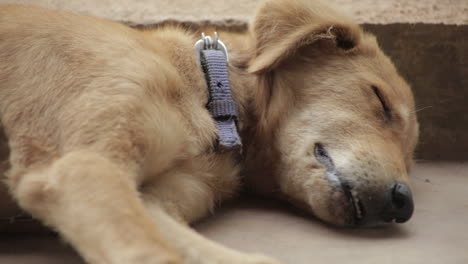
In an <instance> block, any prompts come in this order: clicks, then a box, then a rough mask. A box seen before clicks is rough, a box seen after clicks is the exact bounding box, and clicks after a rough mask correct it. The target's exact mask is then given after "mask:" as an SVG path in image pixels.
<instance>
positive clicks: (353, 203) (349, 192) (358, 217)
mask: <svg viewBox="0 0 468 264" xmlns="http://www.w3.org/2000/svg"><path fill="white" fill-rule="evenodd" d="M341 187H342V190H343V192H344V194H345V196H346V198H347V200H348V202H349V204H350V206H349V208H350V209H351V210H352V212H351V214H352V223H350V224H351V225H359V224H360V223H361V222H362V219H364V216H365V213H366V212H365V210H364V206H363V204H362V202H361V200H360V199H359V196H358V195H357V192H356V191H354V190H353V189H352V188H351V187H350V185H349V184H346V183H342V184H341Z"/></svg>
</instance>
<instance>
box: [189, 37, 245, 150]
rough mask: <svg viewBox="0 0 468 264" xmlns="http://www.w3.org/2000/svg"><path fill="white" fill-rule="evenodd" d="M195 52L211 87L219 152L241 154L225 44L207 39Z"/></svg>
mask: <svg viewBox="0 0 468 264" xmlns="http://www.w3.org/2000/svg"><path fill="white" fill-rule="evenodd" d="M195 51H196V55H197V58H198V59H199V61H200V64H201V66H202V69H203V72H204V73H205V79H206V82H207V84H208V90H209V99H208V104H207V108H208V111H209V112H210V114H211V116H212V117H213V119H214V121H215V124H216V127H217V129H218V140H217V146H216V147H217V151H220V152H226V151H239V152H240V151H241V150H242V142H241V139H240V137H239V133H238V131H237V121H238V117H239V111H238V106H237V104H236V102H235V101H234V99H233V98H232V94H231V87H230V84H229V74H228V69H227V66H228V61H229V57H228V53H227V49H226V46H225V45H224V43H223V42H222V41H221V40H219V39H218V34H217V33H216V32H215V34H214V39H212V38H211V37H210V36H205V34H204V33H202V38H201V39H200V40H198V41H197V42H196V43H195Z"/></svg>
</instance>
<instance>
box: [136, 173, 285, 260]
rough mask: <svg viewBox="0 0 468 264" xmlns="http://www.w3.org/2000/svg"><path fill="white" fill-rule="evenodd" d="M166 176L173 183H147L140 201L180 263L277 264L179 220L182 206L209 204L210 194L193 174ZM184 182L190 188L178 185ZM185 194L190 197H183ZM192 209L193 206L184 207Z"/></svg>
mask: <svg viewBox="0 0 468 264" xmlns="http://www.w3.org/2000/svg"><path fill="white" fill-rule="evenodd" d="M170 177H171V178H177V179H179V181H178V182H177V184H174V185H171V184H167V185H159V186H149V187H147V188H145V189H144V191H143V201H144V203H145V205H146V208H147V209H148V211H149V212H150V215H151V216H152V218H153V221H154V223H155V224H156V225H157V226H158V227H159V230H160V231H161V233H162V235H163V236H165V237H166V238H167V239H168V240H170V241H171V243H172V245H173V246H174V247H176V248H177V249H178V251H179V253H180V254H181V255H182V257H183V263H184V264H278V262H277V261H275V260H273V259H271V258H268V257H265V256H262V255H256V254H246V253H242V252H238V251H236V250H233V249H230V248H227V247H224V246H222V245H220V244H218V243H216V242H214V241H211V240H209V239H207V238H205V237H203V236H201V235H200V234H199V233H197V232H196V231H194V230H193V229H192V228H190V227H189V226H188V225H186V224H185V223H183V220H184V218H187V216H186V213H184V212H182V211H183V209H182V208H183V207H192V206H195V205H194V202H198V203H202V204H205V206H206V207H209V205H206V204H209V201H207V200H209V199H210V198H208V197H205V196H204V195H202V193H204V192H203V191H201V188H203V187H201V186H196V185H197V184H196V183H194V181H196V177H190V175H170ZM183 181H186V182H185V183H184V182H183ZM184 186H185V187H186V186H191V187H192V188H189V189H187V188H186V189H184V190H182V189H180V188H181V187H182V188H183V187H184ZM178 188H179V189H178ZM206 196H209V194H208V195H206ZM187 197H188V198H189V199H190V200H192V201H187V200H186V199H184V198H187ZM194 200H196V201H194ZM178 205H180V206H178ZM198 207H200V206H198ZM186 209H187V208H186ZM192 210H194V208H189V209H188V210H185V211H192ZM196 210H202V211H204V210H208V209H207V208H197V209H196ZM184 214H185V215H184ZM189 218H190V217H189ZM181 220H182V221H181Z"/></svg>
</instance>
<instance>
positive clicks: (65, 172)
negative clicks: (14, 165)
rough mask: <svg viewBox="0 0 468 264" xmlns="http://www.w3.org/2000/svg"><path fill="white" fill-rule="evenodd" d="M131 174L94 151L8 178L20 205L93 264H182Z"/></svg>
mask: <svg viewBox="0 0 468 264" xmlns="http://www.w3.org/2000/svg"><path fill="white" fill-rule="evenodd" d="M135 178H136V177H135V176H134V175H132V173H129V172H125V171H124V170H122V169H121V168H119V167H118V166H117V165H116V164H114V163H113V162H111V161H110V160H109V159H107V158H105V157H103V156H101V155H99V154H97V153H94V152H86V151H80V152H72V153H68V154H66V155H64V156H63V157H61V158H59V159H57V160H56V161H54V162H52V163H51V164H49V165H48V166H46V167H44V168H42V169H31V170H28V171H26V172H23V173H16V175H15V174H12V175H10V179H9V184H10V187H11V189H12V192H13V194H14V196H15V197H16V199H17V200H18V202H19V204H20V205H21V206H22V207H23V208H24V209H25V210H27V211H29V212H30V213H32V214H33V215H34V216H36V217H38V218H39V219H41V220H42V221H43V222H44V223H46V224H47V225H49V226H51V227H52V228H54V229H56V230H57V231H59V232H60V234H61V235H62V236H63V237H65V238H66V239H67V240H68V241H69V242H70V243H71V244H72V245H73V246H74V247H75V249H77V250H78V252H79V253H80V254H81V255H82V256H83V257H84V258H85V259H86V260H87V261H88V262H89V263H93V264H94V263H106V264H120V263H122V264H129V263H138V264H156V263H158V264H159V263H161V264H162V263H164V264H169V263H181V262H180V259H179V257H178V256H177V255H176V254H175V253H174V250H172V248H171V247H170V246H169V245H167V244H166V243H165V242H164V241H163V239H162V238H161V236H160V234H159V231H158V230H157V229H156V226H155V225H154V223H153V222H152V220H151V217H150V216H149V214H148V213H147V211H146V210H145V208H144V206H143V203H142V201H141V199H140V198H139V194H138V191H137V189H136V182H135V181H136V180H135Z"/></svg>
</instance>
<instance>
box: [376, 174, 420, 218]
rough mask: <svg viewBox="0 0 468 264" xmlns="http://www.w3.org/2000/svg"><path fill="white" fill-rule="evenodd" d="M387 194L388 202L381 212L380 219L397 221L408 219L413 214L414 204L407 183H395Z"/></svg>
mask: <svg viewBox="0 0 468 264" xmlns="http://www.w3.org/2000/svg"><path fill="white" fill-rule="evenodd" d="M390 192H391V194H390V195H389V199H390V202H389V203H388V206H386V207H385V209H384V210H383V212H382V215H381V216H382V220H384V221H385V222H391V221H393V220H395V222H397V223H404V222H406V221H408V220H409V219H410V218H411V216H412V215H413V211H414V204H413V195H412V193H411V190H410V188H409V187H408V185H406V184H403V183H396V184H395V185H394V186H393V188H392V189H391V191H390Z"/></svg>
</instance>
